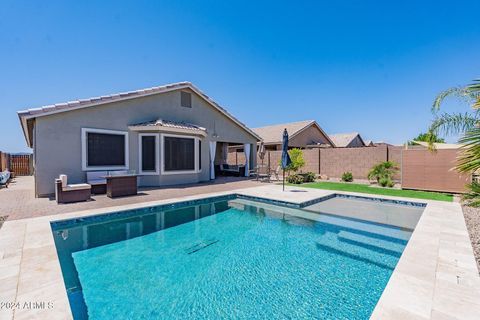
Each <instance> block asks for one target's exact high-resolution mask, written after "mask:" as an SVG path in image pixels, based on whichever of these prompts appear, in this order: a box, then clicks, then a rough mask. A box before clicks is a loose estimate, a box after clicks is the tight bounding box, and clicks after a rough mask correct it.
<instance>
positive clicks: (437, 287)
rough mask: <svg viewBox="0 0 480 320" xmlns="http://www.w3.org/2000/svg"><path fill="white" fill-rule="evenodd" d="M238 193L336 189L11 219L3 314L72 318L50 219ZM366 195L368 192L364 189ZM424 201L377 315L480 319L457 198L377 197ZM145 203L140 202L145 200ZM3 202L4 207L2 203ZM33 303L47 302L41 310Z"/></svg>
mask: <svg viewBox="0 0 480 320" xmlns="http://www.w3.org/2000/svg"><path fill="white" fill-rule="evenodd" d="M231 193H239V194H244V195H249V196H254V197H262V198H268V199H273V200H281V201H288V202H293V203H301V202H304V201H308V200H312V199H315V198H319V197H323V196H327V195H330V194H332V193H343V194H353V195H355V194H354V193H346V192H333V191H326V190H316V189H307V188H298V187H287V191H286V192H282V191H281V186H278V185H264V186H256V187H251V188H242V189H237V190H230V191H222V192H213V193H209V194H201V195H198V194H197V195H191V196H182V197H180V198H171V199H163V200H156V201H150V202H138V203H129V204H124V205H120V206H110V207H108V208H96V209H87V210H83V211H76V212H70V213H64V214H57V215H50V216H41V217H36V218H28V219H20V220H8V221H7V222H5V223H4V225H3V227H2V228H1V229H0V283H1V287H0V303H2V302H9V301H10V302H16V303H17V305H16V306H15V308H14V309H12V308H5V307H4V308H1V309H0V319H71V318H72V315H71V312H70V307H69V304H68V299H67V294H66V290H65V286H64V283H63V278H62V274H61V269H60V264H59V261H58V257H57V253H56V249H55V244H54V241H53V236H52V231H51V229H50V222H51V221H55V220H60V219H68V218H73V217H82V216H88V215H93V214H101V213H107V212H115V211H119V210H127V209H133V208H138V207H144V206H152V205H158V204H165V203H171V202H178V201H185V200H194V199H199V198H204V197H206V196H216V195H225V194H231ZM360 196H363V197H365V196H366V195H365V194H361V195H360ZM375 198H384V199H396V200H405V201H414V202H423V203H426V204H427V206H426V208H425V211H424V213H423V215H422V217H421V219H420V221H419V222H418V224H417V227H416V228H415V231H414V233H413V235H412V237H411V239H410V241H409V242H408V245H407V247H406V248H405V251H404V253H403V254H402V257H401V258H400V261H399V263H398V265H397V267H396V268H395V270H394V272H393V274H392V277H391V279H390V281H389V282H388V285H387V287H386V288H385V290H384V292H383V294H382V296H381V298H380V300H379V302H378V304H377V306H376V308H375V310H374V312H373V314H372V316H371V318H372V319H480V277H479V275H478V270H477V266H476V264H475V260H474V257H473V251H472V247H471V244H470V240H469V237H468V233H467V229H466V226H465V222H464V218H463V214H462V210H461V207H460V205H459V204H458V203H446V202H438V201H427V200H415V199H409V198H398V197H385V196H375ZM139 201H141V200H139ZM0 206H1V205H0ZM28 302H40V303H41V302H44V303H45V304H44V306H43V307H42V306H41V305H39V306H38V307H40V308H38V309H33V308H31V307H30V308H28V305H27V308H25V303H28Z"/></svg>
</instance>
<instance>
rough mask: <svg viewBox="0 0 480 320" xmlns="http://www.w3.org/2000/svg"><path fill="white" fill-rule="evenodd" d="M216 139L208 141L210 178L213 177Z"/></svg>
mask: <svg viewBox="0 0 480 320" xmlns="http://www.w3.org/2000/svg"><path fill="white" fill-rule="evenodd" d="M216 150H217V141H210V180H213V179H215V153H216Z"/></svg>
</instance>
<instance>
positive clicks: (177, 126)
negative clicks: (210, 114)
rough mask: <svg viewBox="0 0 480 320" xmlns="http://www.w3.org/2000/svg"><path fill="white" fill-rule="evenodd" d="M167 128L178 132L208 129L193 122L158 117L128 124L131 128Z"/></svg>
mask: <svg viewBox="0 0 480 320" xmlns="http://www.w3.org/2000/svg"><path fill="white" fill-rule="evenodd" d="M160 127H161V128H165V129H169V130H171V131H176V132H192V131H193V132H200V133H201V134H205V133H206V132H207V129H206V128H204V127H201V126H198V125H196V124H193V123H188V122H179V121H171V120H163V119H157V120H154V121H149V122H142V123H137V124H133V125H130V126H128V128H129V129H131V130H152V129H155V128H160Z"/></svg>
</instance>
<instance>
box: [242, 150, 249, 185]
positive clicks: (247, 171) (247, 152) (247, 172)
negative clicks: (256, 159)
mask: <svg viewBox="0 0 480 320" xmlns="http://www.w3.org/2000/svg"><path fill="white" fill-rule="evenodd" d="M243 150H244V151H245V177H248V176H249V175H250V144H249V143H245V144H244V145H243Z"/></svg>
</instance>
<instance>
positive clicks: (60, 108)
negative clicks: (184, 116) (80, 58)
mask: <svg viewBox="0 0 480 320" xmlns="http://www.w3.org/2000/svg"><path fill="white" fill-rule="evenodd" d="M182 89H190V90H192V91H193V92H195V93H196V94H198V95H199V96H200V97H201V98H203V99H204V100H205V101H206V102H207V103H209V104H210V105H211V106H212V107H214V108H215V109H217V110H218V111H220V112H221V113H222V114H223V115H225V116H226V117H227V118H229V119H230V120H232V121H233V122H235V123H236V124H237V125H239V126H240V127H241V128H243V129H244V130H246V131H247V132H248V133H250V134H251V135H252V136H254V137H255V138H256V139H258V140H261V138H260V137H259V136H258V135H257V134H256V133H255V132H253V131H252V130H251V129H250V128H248V127H247V126H246V125H245V124H243V123H242V122H240V121H239V120H238V119H237V118H235V117H234V116H232V115H231V114H230V113H229V112H227V111H226V110H225V109H224V108H222V107H221V106H220V105H219V104H218V103H216V102H215V101H214V100H213V99H211V98H210V97H209V96H207V95H206V94H204V93H203V92H202V91H201V90H200V89H198V88H197V87H196V86H194V85H193V84H192V83H191V82H178V83H172V84H167V85H163V86H158V87H152V88H146V89H140V90H135V91H128V92H121V93H115V94H110V95H105V96H100V97H93V98H87V99H79V100H74V101H69V102H64V103H56V104H52V105H48V106H44V107H40V108H32V109H27V110H22V111H18V112H17V113H18V117H19V119H20V123H21V125H22V129H23V133H24V135H25V139H26V141H27V144H28V145H29V146H30V147H31V146H32V144H31V141H32V139H31V136H30V134H29V132H28V128H27V120H29V119H34V118H38V117H43V116H48V115H51V114H56V113H60V112H67V111H71V110H77V109H81V108H88V107H95V106H99V105H103V104H107V103H112V102H118V101H123V100H129V99H135V98H140V97H145V96H150V95H155V94H159V93H165V92H170V91H174V90H182Z"/></svg>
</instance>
